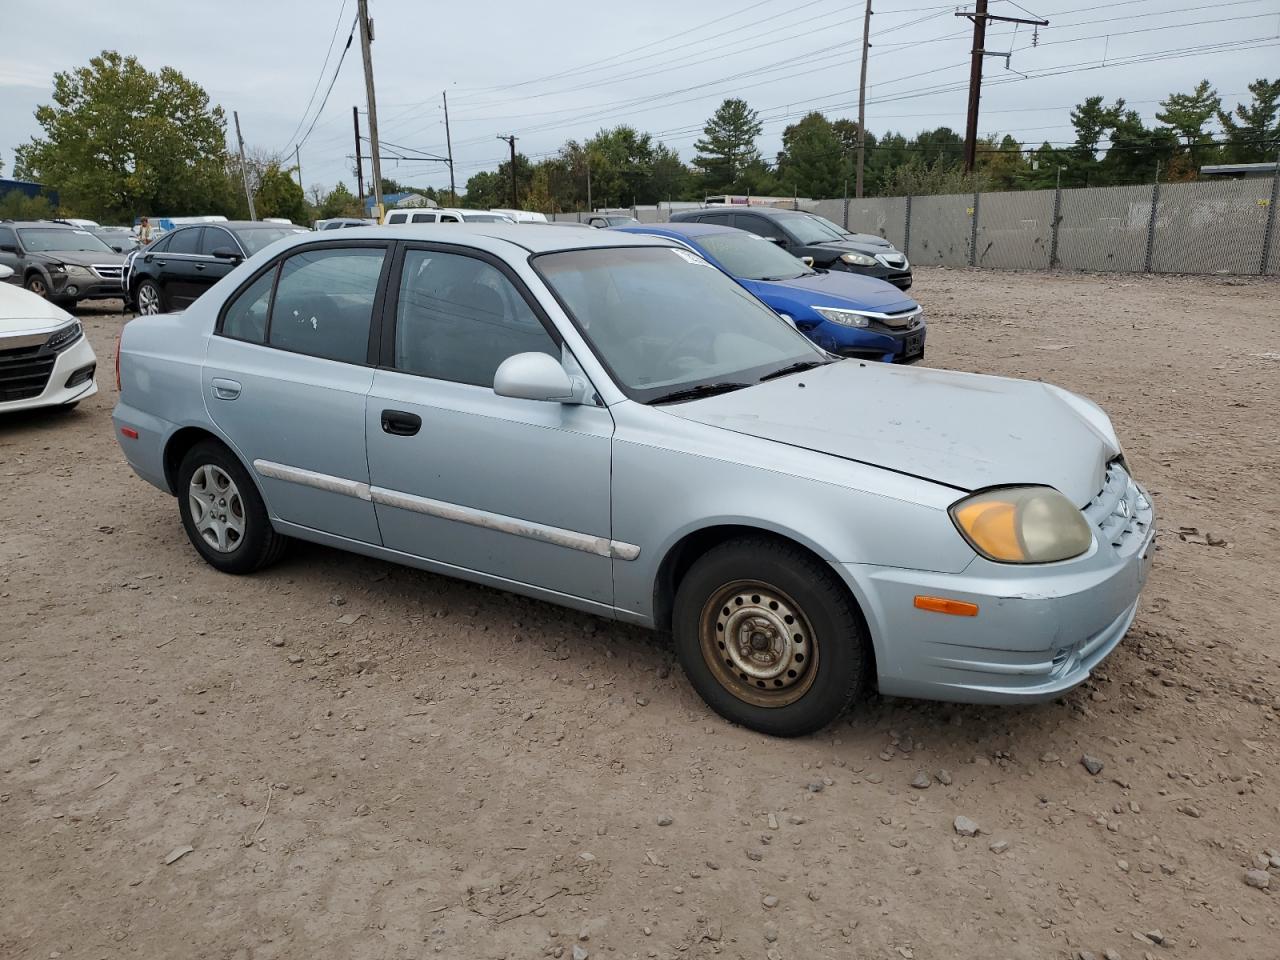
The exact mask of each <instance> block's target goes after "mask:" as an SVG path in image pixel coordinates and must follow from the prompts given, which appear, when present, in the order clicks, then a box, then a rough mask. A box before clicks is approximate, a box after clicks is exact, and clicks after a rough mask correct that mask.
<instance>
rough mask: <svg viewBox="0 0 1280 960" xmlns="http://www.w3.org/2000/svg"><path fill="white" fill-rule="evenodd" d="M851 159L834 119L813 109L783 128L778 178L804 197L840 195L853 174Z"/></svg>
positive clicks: (855, 141)
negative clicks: (832, 120) (834, 124)
mask: <svg viewBox="0 0 1280 960" xmlns="http://www.w3.org/2000/svg"><path fill="white" fill-rule="evenodd" d="M856 126H857V125H856V124H855V125H854V128H855V129H854V144H855V145H854V149H855V150H856V149H857V147H856V143H857V130H856ZM852 159H853V158H852V156H851V155H850V154H849V153H847V152H846V143H845V141H844V140H843V139H842V138H841V136H840V134H839V133H838V132H837V131H836V129H835V127H834V126H833V125H832V123H831V121H830V120H828V119H827V118H826V117H825V116H823V115H822V114H821V113H818V112H817V111H814V112H812V113H808V114H805V116H804V117H802V118H801V119H800V120H799V122H797V123H793V124H791V125H790V126H788V127H787V128H786V129H785V130H783V131H782V152H781V153H779V154H778V174H777V176H778V180H779V182H781V183H782V184H784V185H786V186H789V187H791V189H792V191H793V192H795V193H798V194H800V195H801V196H805V197H839V196H842V195H843V191H844V189H845V186H846V184H847V183H848V180H849V177H850V176H851V175H852V173H853V166H852V162H851V161H852Z"/></svg>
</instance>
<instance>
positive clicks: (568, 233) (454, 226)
mask: <svg viewBox="0 0 1280 960" xmlns="http://www.w3.org/2000/svg"><path fill="white" fill-rule="evenodd" d="M389 235H393V236H394V239H396V240H400V241H406V240H409V241H412V240H421V241H427V242H434V243H457V242H458V239H459V237H466V238H467V244H468V245H469V246H472V247H476V248H478V249H481V250H488V251H490V252H492V253H504V252H505V253H508V254H509V253H510V247H512V246H515V247H519V248H521V249H524V250H527V251H528V252H529V253H551V252H555V251H560V250H581V249H584V248H587V247H636V246H669V244H664V243H663V242H662V241H661V240H660V239H659V238H657V237H646V236H643V235H640V234H629V235H626V234H624V233H623V231H621V230H590V229H588V230H561V229H557V228H556V227H554V226H552V225H550V224H547V223H518V224H517V223H450V224H439V223H405V224H398V225H397V226H396V229H395V231H394V232H392V231H388V230H386V229H385V228H383V227H352V228H351V229H349V230H343V231H342V235H341V237H333V238H326V239H319V234H318V233H317V232H316V231H314V230H308V231H306V232H305V233H300V234H298V236H297V237H295V238H290V239H289V240H288V241H281V243H283V244H284V245H283V246H279V247H275V248H273V249H275V250H277V251H282V250H284V249H286V248H287V247H289V246H294V245H301V244H304V243H325V242H332V243H348V242H350V241H352V240H387V239H388V237H389Z"/></svg>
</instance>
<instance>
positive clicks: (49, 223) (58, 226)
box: [0, 220, 86, 231]
mask: <svg viewBox="0 0 1280 960" xmlns="http://www.w3.org/2000/svg"><path fill="white" fill-rule="evenodd" d="M0 223H3V224H4V225H5V226H6V227H48V228H49V229H50V230H81V231H83V230H84V229H86V228H85V227H78V226H76V225H75V224H73V223H60V222H59V221H57V220H0Z"/></svg>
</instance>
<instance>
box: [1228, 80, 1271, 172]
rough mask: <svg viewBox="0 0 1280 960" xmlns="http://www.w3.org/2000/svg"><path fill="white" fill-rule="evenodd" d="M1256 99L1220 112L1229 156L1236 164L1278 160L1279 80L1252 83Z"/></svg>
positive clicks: (1251, 88)
mask: <svg viewBox="0 0 1280 960" xmlns="http://www.w3.org/2000/svg"><path fill="white" fill-rule="evenodd" d="M1249 92H1250V93H1251V94H1253V100H1252V101H1251V102H1250V104H1249V105H1248V106H1245V105H1244V104H1243V103H1237V104H1236V108H1235V110H1233V111H1231V112H1224V111H1222V110H1219V111H1218V122H1219V123H1220V124H1222V131H1223V133H1224V134H1226V141H1227V145H1226V147H1225V153H1226V159H1228V160H1231V161H1234V162H1236V163H1264V162H1266V161H1268V160H1274V159H1276V150H1277V148H1278V147H1280V79H1278V80H1255V81H1253V83H1251V84H1249Z"/></svg>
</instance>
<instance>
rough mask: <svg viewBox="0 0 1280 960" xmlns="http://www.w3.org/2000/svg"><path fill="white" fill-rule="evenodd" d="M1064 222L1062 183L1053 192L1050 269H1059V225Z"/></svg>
mask: <svg viewBox="0 0 1280 960" xmlns="http://www.w3.org/2000/svg"><path fill="white" fill-rule="evenodd" d="M1061 222H1062V182H1061V181H1059V182H1058V185H1057V187H1055V188H1054V191H1053V224H1052V230H1053V232H1052V233H1050V234H1049V269H1050V270H1057V269H1058V224H1060V223H1061Z"/></svg>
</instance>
